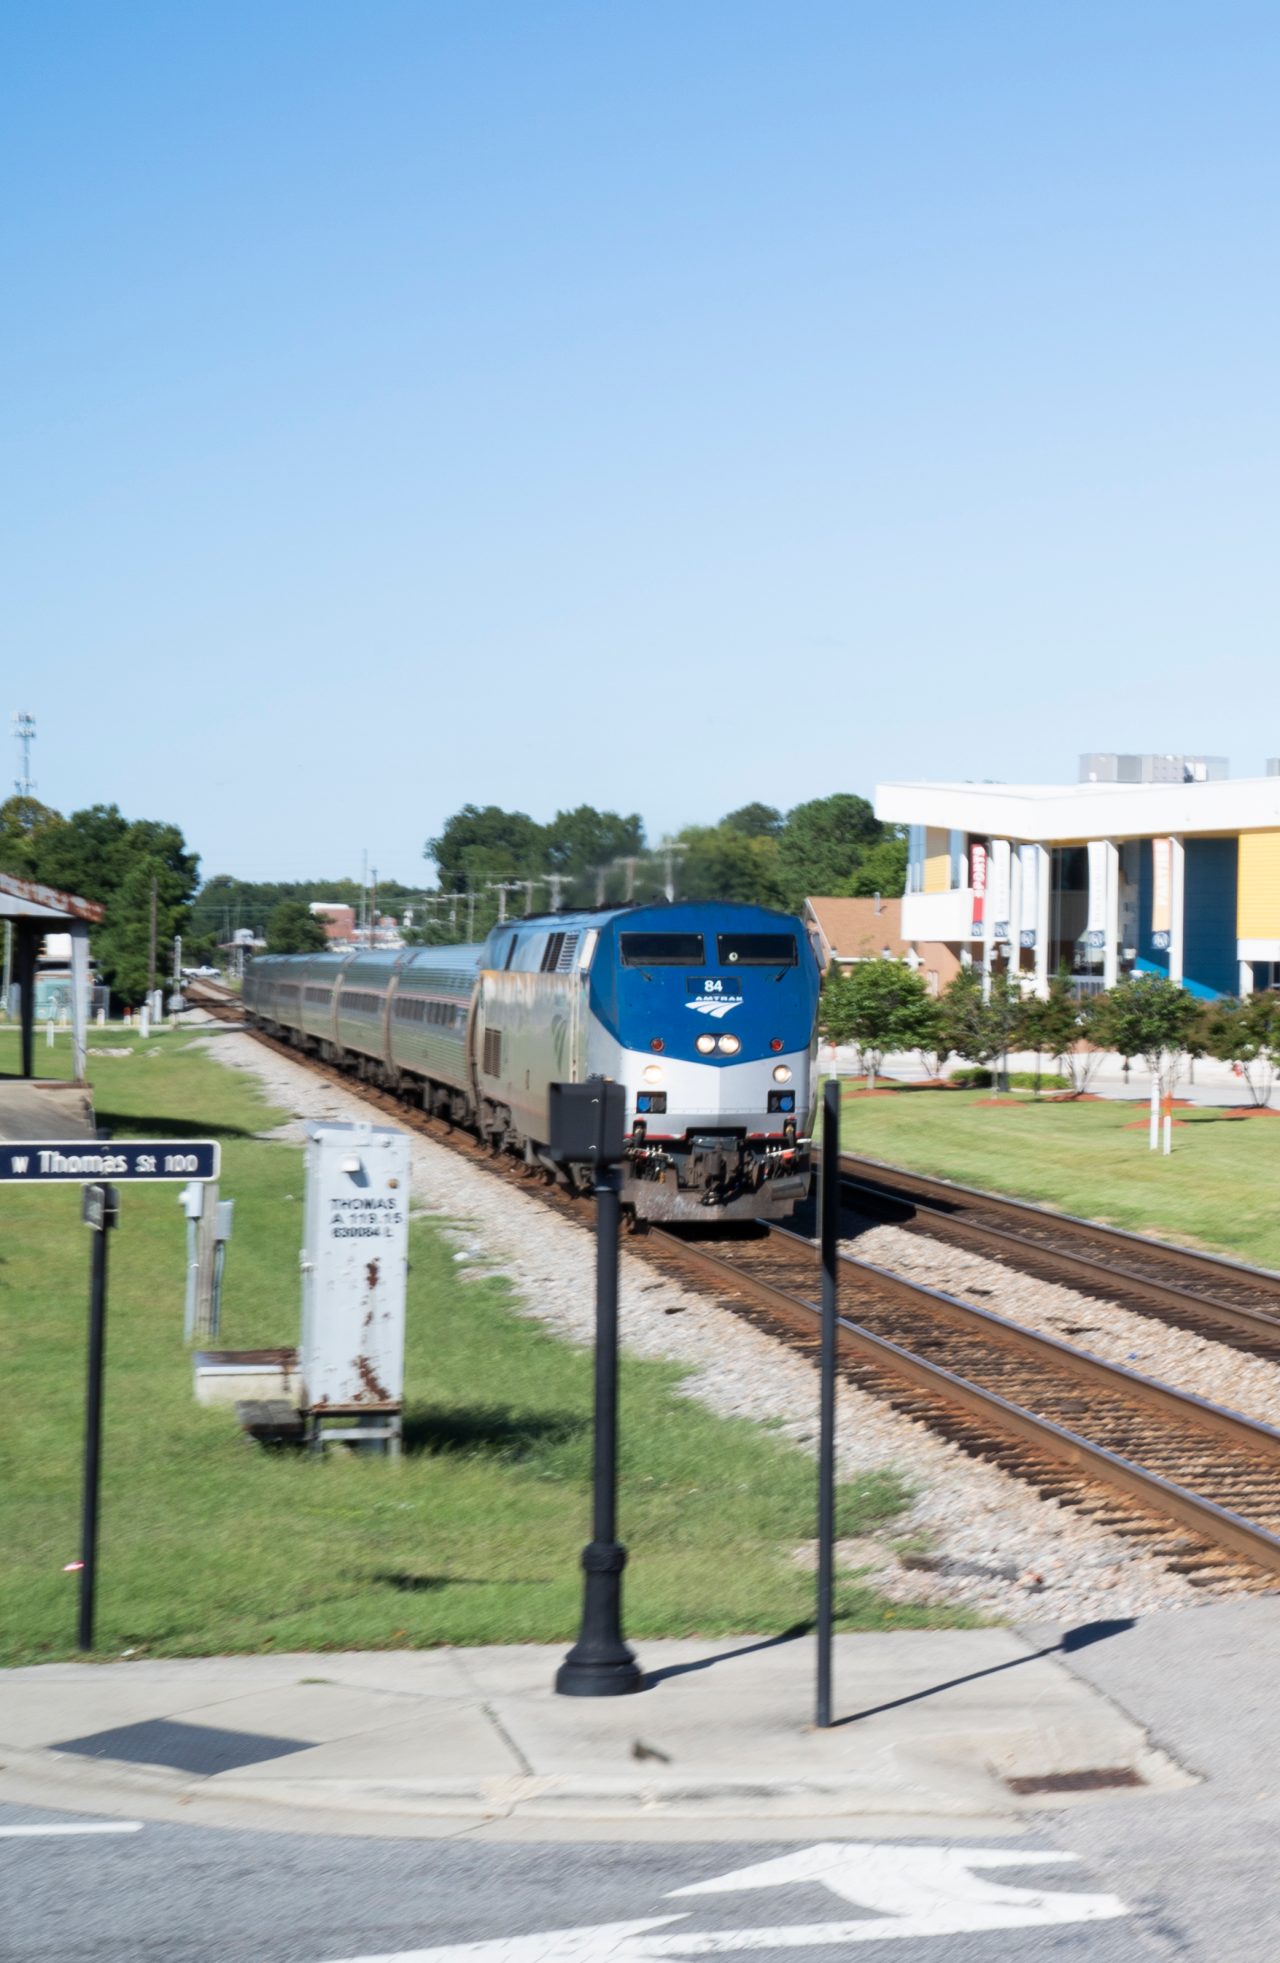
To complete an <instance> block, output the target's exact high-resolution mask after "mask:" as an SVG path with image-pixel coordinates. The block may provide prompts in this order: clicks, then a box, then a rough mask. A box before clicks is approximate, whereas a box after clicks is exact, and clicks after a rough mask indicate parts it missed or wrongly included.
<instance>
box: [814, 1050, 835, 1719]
mask: <svg viewBox="0 0 1280 1963" xmlns="http://www.w3.org/2000/svg"><path fill="white" fill-rule="evenodd" d="M819 1206H820V1208H821V1216H820V1218H821V1237H822V1357H821V1388H820V1391H819V1413H818V1700H817V1705H818V1708H817V1724H818V1727H819V1729H820V1730H825V1728H826V1727H827V1726H828V1725H829V1724H830V1723H831V1620H832V1598H833V1579H834V1568H835V1538H836V1283H837V1266H836V1264H837V1260H838V1255H837V1240H838V1237H839V1217H840V1086H839V1084H837V1083H835V1082H834V1081H832V1080H828V1082H827V1086H826V1089H825V1090H824V1092H823V1095H822V1179H821V1187H820V1190H819Z"/></svg>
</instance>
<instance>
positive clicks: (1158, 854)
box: [1151, 838, 1173, 950]
mask: <svg viewBox="0 0 1280 1963" xmlns="http://www.w3.org/2000/svg"><path fill="white" fill-rule="evenodd" d="M1172 932H1173V840H1172V839H1171V838H1153V839H1152V841H1151V945H1152V947H1153V948H1154V949H1159V950H1164V949H1166V948H1167V947H1168V945H1169V940H1170V936H1171V934H1172Z"/></svg>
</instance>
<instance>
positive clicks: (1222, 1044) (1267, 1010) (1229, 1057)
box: [1203, 991, 1280, 1109]
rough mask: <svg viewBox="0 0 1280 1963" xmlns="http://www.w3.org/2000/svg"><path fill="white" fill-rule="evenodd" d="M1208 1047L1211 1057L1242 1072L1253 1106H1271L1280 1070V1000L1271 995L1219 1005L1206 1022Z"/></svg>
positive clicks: (1206, 1044)
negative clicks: (1272, 1094)
mask: <svg viewBox="0 0 1280 1963" xmlns="http://www.w3.org/2000/svg"><path fill="white" fill-rule="evenodd" d="M1203 1034H1204V1047H1205V1050H1206V1051H1207V1053H1208V1054H1209V1055H1210V1056H1215V1057H1218V1058H1220V1060H1221V1061H1222V1062H1223V1063H1230V1064H1233V1065H1234V1066H1235V1068H1236V1069H1237V1070H1238V1071H1239V1072H1240V1075H1241V1076H1242V1077H1243V1078H1244V1081H1245V1083H1246V1084H1247V1086H1248V1089H1249V1096H1250V1098H1251V1099H1252V1101H1253V1103H1254V1104H1256V1105H1258V1106H1259V1107H1260V1108H1262V1109H1265V1108H1266V1107H1267V1106H1268V1105H1269V1104H1270V1103H1271V1092H1272V1090H1273V1088H1274V1086H1275V1081H1276V1073H1277V1070H1280V996H1277V995H1274V994H1272V993H1271V992H1270V991H1268V992H1267V993H1265V994H1262V995H1247V996H1246V997H1245V999H1244V1001H1243V1002H1235V1001H1222V1002H1215V1003H1214V1004H1213V1006H1212V1007H1211V1008H1210V1009H1209V1010H1208V1011H1207V1013H1206V1015H1205V1018H1204V1032H1203Z"/></svg>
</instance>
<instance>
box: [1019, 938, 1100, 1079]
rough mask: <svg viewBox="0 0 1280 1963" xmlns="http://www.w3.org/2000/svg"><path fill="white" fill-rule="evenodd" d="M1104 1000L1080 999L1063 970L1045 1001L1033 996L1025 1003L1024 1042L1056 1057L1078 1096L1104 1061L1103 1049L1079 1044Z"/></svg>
mask: <svg viewBox="0 0 1280 1963" xmlns="http://www.w3.org/2000/svg"><path fill="white" fill-rule="evenodd" d="M1102 999H1103V998H1102V997H1101V996H1100V995H1091V996H1086V997H1085V999H1084V1001H1083V1002H1081V1001H1078V1000H1077V999H1076V997H1075V996H1074V995H1073V994H1072V992H1071V977H1070V976H1069V975H1068V974H1067V973H1066V972H1065V971H1064V970H1061V969H1060V970H1059V971H1058V973H1057V974H1056V975H1055V976H1054V977H1053V979H1052V981H1051V982H1050V983H1049V993H1048V995H1047V996H1046V997H1045V999H1044V1000H1043V1001H1041V1000H1039V999H1038V998H1037V997H1035V996H1031V997H1029V998H1028V999H1027V1001H1025V1002H1024V1003H1023V1005H1022V1031H1021V1034H1022V1041H1023V1042H1024V1043H1025V1044H1026V1045H1027V1046H1028V1048H1030V1049H1033V1050H1034V1051H1035V1052H1036V1055H1037V1056H1051V1057H1052V1058H1053V1060H1054V1062H1055V1063H1056V1064H1057V1065H1058V1068H1059V1069H1060V1070H1062V1071H1064V1072H1065V1073H1066V1076H1067V1078H1068V1079H1069V1081H1070V1084H1071V1088H1072V1091H1073V1092H1074V1093H1075V1095H1076V1096H1077V1097H1079V1095H1080V1093H1081V1092H1082V1091H1085V1090H1087V1089H1088V1087H1089V1084H1090V1081H1091V1080H1092V1078H1093V1076H1094V1074H1095V1072H1096V1071H1097V1068H1098V1065H1099V1064H1100V1063H1101V1062H1102V1052H1101V1050H1097V1049H1092V1048H1090V1049H1081V1048H1080V1047H1079V1046H1080V1044H1082V1043H1083V1042H1085V1041H1086V1040H1087V1039H1088V1037H1089V1033H1090V1031H1091V1029H1092V1027H1093V1024H1094V1021H1095V1018H1096V1015H1097V1008H1098V1004H1099V1002H1101V1001H1102Z"/></svg>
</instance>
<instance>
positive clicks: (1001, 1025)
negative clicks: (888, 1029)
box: [941, 968, 1025, 1064]
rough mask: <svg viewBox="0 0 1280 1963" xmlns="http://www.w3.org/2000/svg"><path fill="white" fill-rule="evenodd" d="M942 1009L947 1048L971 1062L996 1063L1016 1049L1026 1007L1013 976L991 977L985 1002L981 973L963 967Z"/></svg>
mask: <svg viewBox="0 0 1280 1963" xmlns="http://www.w3.org/2000/svg"><path fill="white" fill-rule="evenodd" d="M941 1007H942V1019H943V1030H944V1041H945V1042H946V1045H947V1048H948V1049H949V1050H954V1051H955V1052H956V1054H957V1056H963V1057H967V1058H968V1059H969V1062H970V1063H977V1064H988V1063H994V1061H995V1059H996V1058H997V1057H998V1056H1003V1055H1004V1054H1005V1053H1006V1051H1008V1050H1011V1049H1015V1048H1016V1047H1017V1044H1018V1039H1019V1031H1020V1030H1021V1027H1022V1016H1023V1011H1024V1007H1025V1004H1024V1002H1023V999H1022V991H1021V990H1020V989H1019V987H1018V984H1017V983H1016V982H1015V981H1014V980H1013V977H1012V976H1011V975H992V977H991V986H990V989H989V991H988V993H987V996H986V999H985V1000H984V998H983V989H982V974H981V971H980V970H979V969H977V968H962V969H961V970H960V972H959V974H958V975H954V976H953V977H952V979H951V981H950V983H949V984H948V987H947V991H946V994H945V995H944V996H943V998H942V1004H941Z"/></svg>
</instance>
